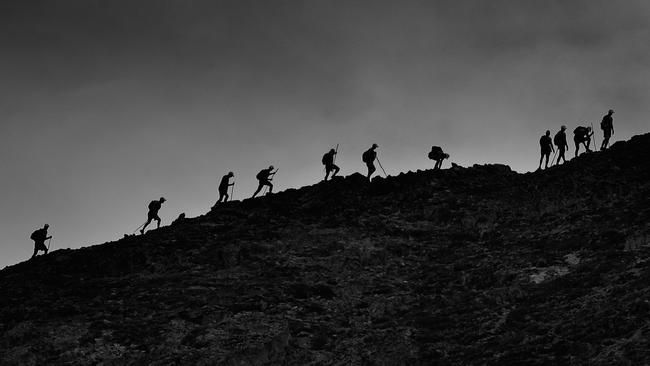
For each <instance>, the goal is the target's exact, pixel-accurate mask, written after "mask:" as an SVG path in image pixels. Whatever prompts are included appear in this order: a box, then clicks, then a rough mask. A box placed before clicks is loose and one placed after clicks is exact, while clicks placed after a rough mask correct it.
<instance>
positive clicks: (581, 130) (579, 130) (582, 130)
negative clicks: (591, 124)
mask: <svg viewBox="0 0 650 366" xmlns="http://www.w3.org/2000/svg"><path fill="white" fill-rule="evenodd" d="M573 134H574V135H579V136H584V135H586V134H587V129H586V128H585V127H582V126H578V127H576V129H575V130H573Z"/></svg>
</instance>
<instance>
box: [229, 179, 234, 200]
mask: <svg viewBox="0 0 650 366" xmlns="http://www.w3.org/2000/svg"><path fill="white" fill-rule="evenodd" d="M234 194H235V182H232V186H231V188H230V200H231V201H232V200H233V195H234Z"/></svg>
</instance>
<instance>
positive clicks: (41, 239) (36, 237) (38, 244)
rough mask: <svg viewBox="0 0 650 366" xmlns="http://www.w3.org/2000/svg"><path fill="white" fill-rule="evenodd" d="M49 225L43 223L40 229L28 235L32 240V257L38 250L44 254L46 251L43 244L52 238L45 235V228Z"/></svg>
mask: <svg viewBox="0 0 650 366" xmlns="http://www.w3.org/2000/svg"><path fill="white" fill-rule="evenodd" d="M49 227H50V225H48V224H45V226H43V227H42V228H41V229H38V230H36V231H34V232H33V233H32V235H31V236H30V237H29V238H30V239H32V240H33V241H34V254H32V259H33V258H34V257H36V255H37V254H38V252H39V251H43V252H44V253H43V255H46V254H47V252H48V250H49V249H48V247H46V246H45V241H46V240H49V239H52V236H47V229H48V228H49Z"/></svg>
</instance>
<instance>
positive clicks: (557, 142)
mask: <svg viewBox="0 0 650 366" xmlns="http://www.w3.org/2000/svg"><path fill="white" fill-rule="evenodd" d="M561 134H562V131H558V132H557V133H556V134H555V136H553V143H554V144H555V146H560V145H563V143H562V141H560V140H561V137H560V135H561Z"/></svg>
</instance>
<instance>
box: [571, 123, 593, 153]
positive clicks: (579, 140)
mask: <svg viewBox="0 0 650 366" xmlns="http://www.w3.org/2000/svg"><path fill="white" fill-rule="evenodd" d="M593 135H594V133H593V131H591V127H583V126H578V127H576V129H575V130H573V143H575V145H576V155H575V156H578V150H580V144H583V145H585V150H586V151H588V152H591V149H590V148H589V145H590V144H591V136H593Z"/></svg>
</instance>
